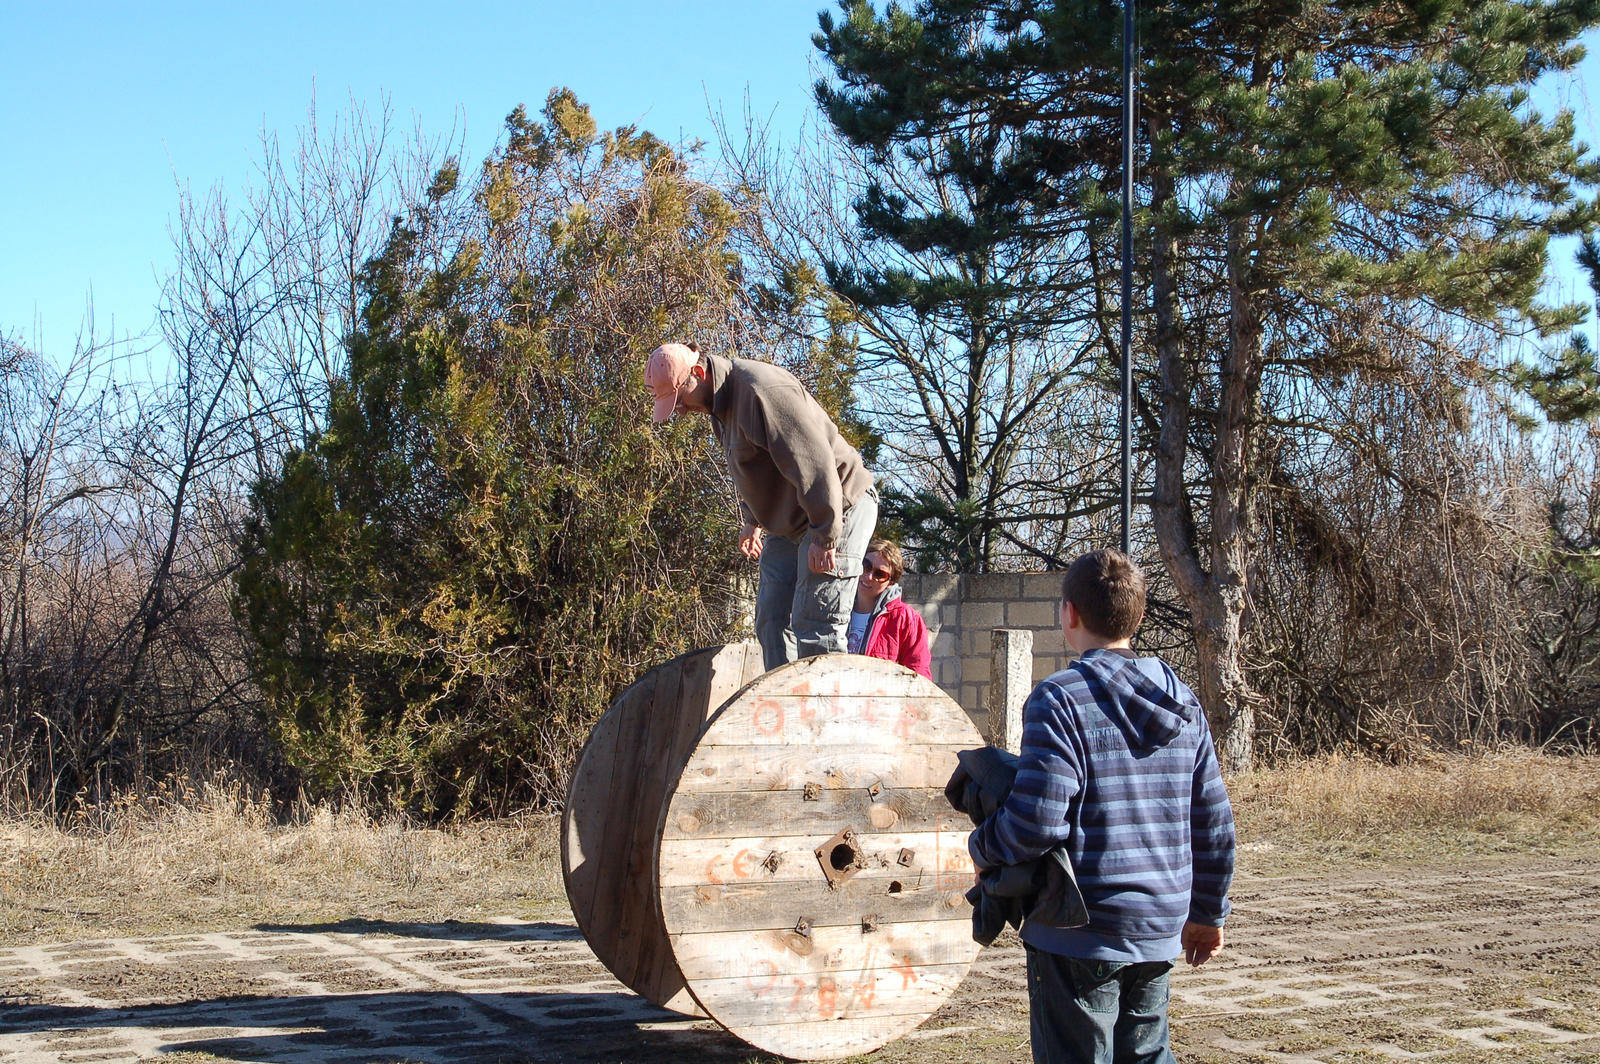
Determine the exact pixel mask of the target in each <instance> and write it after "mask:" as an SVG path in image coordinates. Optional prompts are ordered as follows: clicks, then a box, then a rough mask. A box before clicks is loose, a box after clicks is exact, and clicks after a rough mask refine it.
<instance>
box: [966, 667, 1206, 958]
mask: <svg viewBox="0 0 1600 1064" xmlns="http://www.w3.org/2000/svg"><path fill="white" fill-rule="evenodd" d="M1058 845H1065V846H1066V850H1067V855H1068V856H1069V857H1070V858H1071V860H1072V867H1073V869H1074V871H1075V872H1076V873H1077V877H1078V886H1079V887H1080V888H1081V889H1082V891H1083V898H1084V901H1085V902H1086V903H1087V905H1088V909H1089V925H1088V926H1087V927H1082V928H1059V927H1040V926H1034V925H1032V924H1029V923H1026V922H1025V923H1024V924H1023V925H1022V938H1023V940H1024V941H1025V942H1027V943H1029V944H1030V945H1032V946H1035V947H1037V948H1039V949H1043V950H1047V951H1049V952H1051V953H1059V954H1064V955H1066V956H1068V957H1080V958H1084V959H1089V960H1107V961H1126V962H1140V961H1168V960H1172V959H1173V958H1174V957H1176V956H1178V955H1179V954H1180V953H1181V952H1182V947H1181V945H1180V936H1181V934H1182V931H1183V924H1184V922H1185V921H1186V920H1192V921H1194V922H1195V923H1200V924H1209V925H1211V926H1216V927H1220V926H1221V925H1222V922H1223V920H1224V919H1225V918H1226V917H1227V915H1228V885H1229V883H1230V882H1231V881H1232V879H1233V858H1234V834H1233V810H1232V808H1231V807H1230V806H1229V804H1228V794H1227V791H1226V790H1225V789H1224V788H1223V784H1222V775H1221V773H1220V772H1219V771H1218V768H1217V755H1216V749H1215V747H1214V746H1213V745H1212V742H1211V730H1210V728H1209V727H1208V726H1207V724H1206V715H1205V713H1204V712H1202V711H1201V709H1200V703H1199V701H1198V700H1197V699H1196V698H1195V696H1194V694H1193V693H1192V692H1191V691H1190V690H1189V688H1188V687H1186V686H1184V683H1183V681H1182V680H1179V679H1178V677H1177V675H1176V674H1175V673H1174V672H1173V671H1172V670H1171V669H1170V668H1168V667H1167V665H1166V664H1165V663H1164V662H1162V661H1161V659H1159V658H1153V657H1132V656H1130V655H1129V653H1128V652H1127V651H1117V650H1091V651H1089V652H1088V653H1087V654H1085V655H1083V656H1082V657H1081V658H1079V659H1078V660H1077V661H1075V662H1073V663H1072V665H1070V666H1069V667H1067V668H1065V669H1063V670H1062V671H1060V672H1058V673H1056V674H1055V675H1053V676H1051V677H1049V678H1048V679H1045V680H1043V681H1041V682H1040V683H1039V685H1038V686H1037V687H1035V688H1034V690H1033V694H1031V695H1030V696H1029V697H1028V703H1027V705H1026V706H1025V707H1024V709H1023V714H1022V753H1021V757H1020V758H1019V760H1018V764H1017V781H1016V784H1015V786H1013V788H1012V790H1011V797H1010V798H1009V799H1008V800H1007V801H1006V804H1005V805H1004V806H1002V807H1001V808H1000V809H999V810H997V811H996V812H995V814H994V815H993V816H991V817H989V818H988V819H987V820H985V821H984V822H983V823H982V824H980V825H979V826H978V828H977V829H976V830H975V831H973V833H972V835H971V838H970V839H969V840H968V844H967V848H968V850H969V851H970V852H971V854H972V859H973V861H974V862H975V863H976V864H977V866H978V867H979V868H993V867H995V866H996V865H1008V864H1022V863H1024V862H1026V861H1031V860H1034V859H1035V858H1037V857H1039V856H1041V855H1043V854H1045V853H1047V852H1048V851H1050V850H1051V849H1054V848H1055V847H1056V846H1058Z"/></svg>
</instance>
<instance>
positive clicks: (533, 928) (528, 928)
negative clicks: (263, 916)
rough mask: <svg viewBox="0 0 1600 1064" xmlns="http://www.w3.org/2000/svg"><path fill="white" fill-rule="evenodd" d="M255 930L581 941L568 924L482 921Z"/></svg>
mask: <svg viewBox="0 0 1600 1064" xmlns="http://www.w3.org/2000/svg"><path fill="white" fill-rule="evenodd" d="M252 930H255V931H277V932H287V933H289V934H302V935H390V936H393V937H395V938H428V939H441V940H448V941H455V942H480V941H485V940H488V941H496V942H582V941H583V932H582V931H579V930H578V929H577V928H576V927H573V926H572V925H571V924H555V923H548V922H536V923H527V924H510V923H507V924H482V923H470V922H465V921H461V920H445V921H444V922H442V923H437V924H412V923H404V922H401V921H395V920H363V919H350V920H338V921H333V922H328V923H317V924H255V925H254V926H253V928H252Z"/></svg>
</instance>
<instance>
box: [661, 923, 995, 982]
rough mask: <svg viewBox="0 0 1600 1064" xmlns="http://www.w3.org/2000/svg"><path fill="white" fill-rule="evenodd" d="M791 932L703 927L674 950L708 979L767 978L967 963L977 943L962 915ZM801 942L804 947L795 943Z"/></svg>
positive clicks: (679, 939)
mask: <svg viewBox="0 0 1600 1064" xmlns="http://www.w3.org/2000/svg"><path fill="white" fill-rule="evenodd" d="M793 936H794V933H793V931H757V932H750V931H706V932H701V933H698V934H686V935H675V936H673V939H672V948H673V950H674V952H676V953H678V954H681V955H683V956H686V957H693V958H694V959H695V962H696V963H695V970H696V971H697V972H701V973H703V974H704V976H705V977H706V978H708V979H743V978H751V977H765V976H766V975H768V974H770V973H771V972H772V971H774V970H778V969H783V970H788V971H794V972H799V973H802V974H811V975H826V974H829V973H832V974H839V973H840V972H861V971H866V970H868V969H871V968H879V967H886V966H887V967H894V966H898V965H903V964H910V965H912V966H914V967H922V966H923V965H928V964H967V963H971V962H972V961H973V960H974V959H976V957H977V956H978V951H979V949H980V947H979V946H978V944H977V943H976V942H974V941H973V940H972V926H971V924H970V922H968V921H965V920H955V921H951V920H919V921H909V922H906V923H885V924H880V925H879V926H878V929H877V930H876V931H873V932H871V933H867V934H863V933H862V931H861V928H860V927H857V926H849V927H818V928H813V929H812V932H811V935H810V936H809V939H808V940H797V939H795V938H794V937H793ZM797 942H799V944H800V946H801V950H804V951H805V952H802V951H797V950H796V948H795V946H796V943H797Z"/></svg>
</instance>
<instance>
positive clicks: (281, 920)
mask: <svg viewBox="0 0 1600 1064" xmlns="http://www.w3.org/2000/svg"><path fill="white" fill-rule="evenodd" d="M557 851H558V842H557V829H556V823H555V819H554V818H552V817H549V816H525V817H514V818H506V819H501V820H494V821H484V822H478V823H465V824H458V825H452V826H451V827H449V828H448V829H444V830H441V829H433V828H424V827H419V826H417V825H415V824H414V823H413V822H411V821H409V820H407V819H405V818H400V817H381V816H373V815H370V814H368V813H366V812H363V811H360V810H357V809H353V808H348V807H347V808H340V807H336V806H334V805H330V804H320V805H316V806H302V807H300V808H298V809H296V810H294V811H293V813H292V814H291V816H290V817H289V818H287V821H286V822H280V821H279V820H277V819H275V818H274V816H273V815H272V810H271V807H270V805H269V804H268V803H267V802H266V801H265V800H264V796H263V795H252V794H251V793H249V792H248V791H246V790H245V789H243V788H242V787H240V786H238V785H237V784H230V783H227V782H223V781H221V780H216V781H210V782H205V783H200V784H195V783H192V782H190V781H180V782H179V783H178V784H176V785H175V786H168V787H166V788H163V789H161V790H160V791H158V792H157V793H156V794H154V795H153V796H149V797H146V798H144V799H137V798H131V797H124V798H122V799H119V800H117V801H114V802H110V803H103V804H101V805H99V806H88V807H85V808H84V809H83V810H81V811H80V812H79V813H78V814H77V815H75V816H74V817H72V818H70V819H69V821H68V822H67V823H66V824H58V823H56V822H53V821H52V820H51V819H50V818H48V817H45V816H29V817H22V818H17V819H12V820H9V821H5V822H3V823H0V938H4V939H8V940H11V941H27V940H34V939H43V938H50V937H53V936H59V935H62V934H70V935H74V936H80V937H81V936H82V935H84V934H94V935H126V934H146V933H156V932H162V931H183V930H193V929H198V928H205V929H209V930H217V929H222V928H227V927H238V926H250V925H252V924H261V923H268V924H285V923H288V924H307V923H322V922H328V921H340V920H349V919H362V920H379V921H390V922H401V923H433V922H439V921H444V920H461V921H475V920H481V919H485V918H487V917H490V916H523V917H538V916H544V915H548V914H549V913H550V912H551V910H552V907H553V906H558V905H559V903H560V898H561V896H562V891H561V884H560V871H559V867H560V866H559V859H558V854H557ZM563 911H564V910H563Z"/></svg>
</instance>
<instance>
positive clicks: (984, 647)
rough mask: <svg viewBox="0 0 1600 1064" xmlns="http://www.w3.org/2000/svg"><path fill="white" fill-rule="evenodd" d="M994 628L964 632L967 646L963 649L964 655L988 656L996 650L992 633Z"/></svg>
mask: <svg viewBox="0 0 1600 1064" xmlns="http://www.w3.org/2000/svg"><path fill="white" fill-rule="evenodd" d="M991 632H993V629H992V628H968V629H967V630H966V631H964V632H962V633H961V634H962V637H963V641H964V642H965V643H966V644H967V645H966V646H964V647H962V648H961V650H962V653H964V654H987V653H989V652H990V651H991V650H992V649H993V648H994V637H993V635H991V634H990V633H991Z"/></svg>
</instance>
